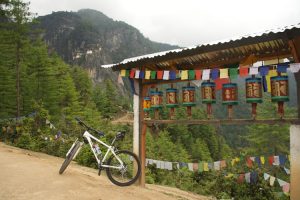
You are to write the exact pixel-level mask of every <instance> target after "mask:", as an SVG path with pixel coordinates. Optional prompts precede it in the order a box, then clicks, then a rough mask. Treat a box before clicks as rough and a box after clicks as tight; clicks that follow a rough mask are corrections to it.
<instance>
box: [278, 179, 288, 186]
mask: <svg viewBox="0 0 300 200" xmlns="http://www.w3.org/2000/svg"><path fill="white" fill-rule="evenodd" d="M277 181H278V183H279V185H280V187H282V186H284V185H285V184H287V182H285V181H284V180H281V179H279V178H277Z"/></svg>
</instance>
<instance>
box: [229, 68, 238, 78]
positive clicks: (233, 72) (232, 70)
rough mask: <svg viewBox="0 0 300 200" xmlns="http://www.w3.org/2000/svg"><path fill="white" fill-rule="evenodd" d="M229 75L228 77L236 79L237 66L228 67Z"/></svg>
mask: <svg viewBox="0 0 300 200" xmlns="http://www.w3.org/2000/svg"><path fill="white" fill-rule="evenodd" d="M229 77H230V79H236V78H237V77H238V68H230V69H229Z"/></svg>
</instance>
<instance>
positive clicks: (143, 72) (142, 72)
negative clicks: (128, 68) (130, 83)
mask: <svg viewBox="0 0 300 200" xmlns="http://www.w3.org/2000/svg"><path fill="white" fill-rule="evenodd" d="M143 78H145V71H140V79H143Z"/></svg>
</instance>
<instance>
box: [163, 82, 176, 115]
mask: <svg viewBox="0 0 300 200" xmlns="http://www.w3.org/2000/svg"><path fill="white" fill-rule="evenodd" d="M177 94H178V90H177V89H176V88H173V84H172V87H171V88H168V89H167V90H166V98H167V100H166V107H167V108H170V118H171V119H173V118H174V115H175V108H176V107H178V98H177Z"/></svg>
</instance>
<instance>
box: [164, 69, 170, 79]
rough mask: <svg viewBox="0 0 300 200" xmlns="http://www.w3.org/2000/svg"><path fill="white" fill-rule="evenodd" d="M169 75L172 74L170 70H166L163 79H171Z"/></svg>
mask: <svg viewBox="0 0 300 200" xmlns="http://www.w3.org/2000/svg"><path fill="white" fill-rule="evenodd" d="M169 75H170V71H164V76H163V79H164V80H169Z"/></svg>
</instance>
